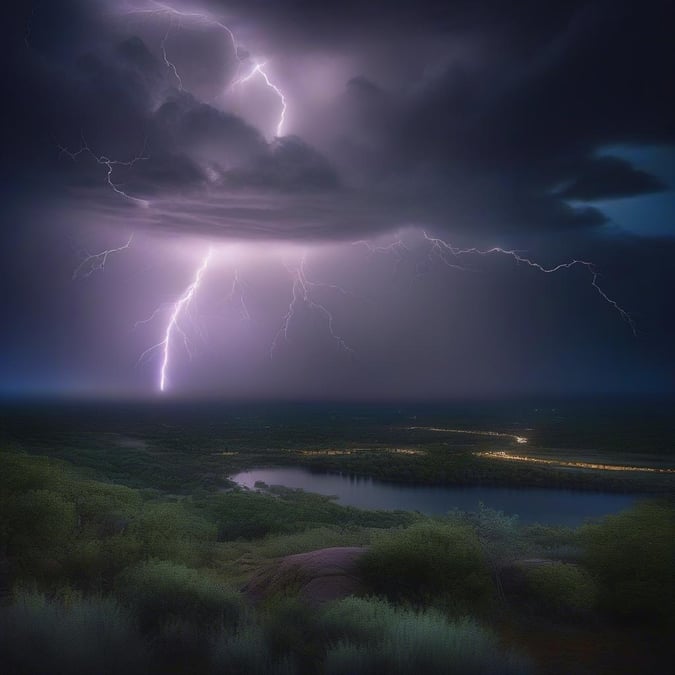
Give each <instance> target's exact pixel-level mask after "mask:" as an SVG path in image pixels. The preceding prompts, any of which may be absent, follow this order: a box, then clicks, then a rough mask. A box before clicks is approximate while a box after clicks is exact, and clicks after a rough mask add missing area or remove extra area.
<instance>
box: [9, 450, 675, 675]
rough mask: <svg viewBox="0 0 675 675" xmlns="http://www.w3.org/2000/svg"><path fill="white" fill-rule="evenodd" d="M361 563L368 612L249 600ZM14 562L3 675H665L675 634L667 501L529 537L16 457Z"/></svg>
mask: <svg viewBox="0 0 675 675" xmlns="http://www.w3.org/2000/svg"><path fill="white" fill-rule="evenodd" d="M354 545H358V546H364V547H367V550H366V552H365V554H364V555H363V557H362V558H361V560H360V574H361V575H362V577H363V580H364V585H365V591H364V597H361V598H354V597H352V598H347V599H345V600H342V601H339V602H335V603H330V604H328V605H324V606H322V607H311V606H307V605H305V604H302V603H301V602H299V600H298V599H297V598H296V597H293V595H289V594H288V593H287V592H285V589H283V588H279V589H278V592H277V593H276V594H274V593H272V594H271V595H270V596H269V597H267V598H266V599H265V601H264V602H262V603H261V604H259V605H258V606H255V607H254V606H252V605H251V603H250V602H249V600H248V599H247V597H246V596H245V594H243V593H242V592H241V590H240V589H241V588H242V586H243V584H244V583H245V581H246V580H247V579H248V578H249V577H250V576H251V574H252V573H254V572H255V571H257V570H260V569H261V568H264V567H265V566H266V565H268V564H269V563H270V561H271V560H273V559H274V558H276V557H278V556H282V555H288V554H291V553H298V552H302V551H309V550H314V549H318V548H322V547H327V546H354ZM0 547H1V548H0V551H1V552H2V567H1V568H0V590H2V588H1V587H3V586H4V587H5V588H4V591H5V599H6V603H5V606H4V607H2V608H0V663H2V664H3V672H8V673H17V674H20V673H26V674H27V673H31V674H39V673H50V674H51V673H64V674H65V673H92V672H97V673H111V674H113V673H134V672H138V673H167V672H168V673H202V672H203V673H303V674H304V673H310V674H311V673H345V672H349V673H381V672H388V671H390V672H392V673H411V672H419V671H423V672H426V673H454V672H457V673H496V674H499V673H528V672H551V673H553V672H561V673H562V672H574V670H575V668H576V665H574V664H575V663H576V662H577V661H580V663H581V666H580V667H581V668H582V669H585V672H607V668H608V667H609V668H610V670H611V672H615V673H622V672H624V673H628V672H634V671H635V669H636V668H637V667H638V666H639V668H640V671H641V672H645V673H647V672H662V671H660V670H659V668H662V667H663V665H664V664H665V663H667V661H666V660H665V659H666V656H667V654H668V652H667V645H666V642H667V636H668V635H669V634H670V633H669V631H672V629H673V627H675V597H674V595H673V593H674V583H673V579H674V578H675V508H674V507H673V504H672V503H669V502H667V501H665V500H662V501H652V502H645V503H642V504H639V505H638V506H637V507H635V508H634V509H632V510H631V511H628V512H625V513H621V514H617V515H615V516H610V517H608V518H606V519H604V520H603V521H602V522H599V523H595V524H589V525H586V526H584V527H582V528H579V529H577V530H570V529H566V528H552V527H546V526H530V527H523V526H520V525H519V524H518V521H517V518H511V517H505V516H504V515H503V514H500V513H497V512H494V511H490V510H489V509H482V510H480V511H479V512H477V513H461V512H455V513H450V514H448V515H447V516H446V517H443V518H427V517H423V516H420V515H419V514H410V513H403V512H393V513H392V512H370V511H360V510H357V509H351V508H344V507H340V506H338V505H336V504H335V503H333V502H332V501H331V500H330V499H327V498H324V497H319V496H316V495H311V494H307V493H304V492H300V491H293V490H283V489H279V490H274V491H271V492H268V493H266V494H258V493H248V492H246V491H242V490H230V491H228V492H220V491H216V490H207V489H195V490H193V491H192V493H191V494H182V495H176V494H172V493H170V492H166V491H162V490H159V489H156V488H148V487H141V488H139V487H130V486H127V485H123V484H120V483H114V482H108V481H106V480H103V478H102V476H101V473H100V472H99V474H98V476H97V478H94V477H93V475H92V474H91V473H90V472H86V471H85V472H83V471H82V470H81V469H78V468H76V467H74V466H73V465H71V464H69V463H67V462H64V461H62V460H55V459H53V458H48V457H41V456H34V455H28V454H24V453H21V452H17V451H9V450H5V451H3V452H0ZM561 635H562V636H564V639H565V641H566V642H565V645H564V648H561V647H560V642H559V641H560V639H561V638H560V636H561ZM637 639H639V641H640V642H639V644H640V649H639V650H638V652H639V653H638V654H637V656H635V655H633V656H631V653H629V652H628V651H626V649H627V648H626V645H628V644H629V643H631V642H632V643H635V641H636V640H637ZM556 649H557V650H558V651H557V652H556V651H555V650H556ZM552 650H553V651H552ZM552 655H553V656H555V658H553V657H552ZM636 658H637V659H638V661H639V663H638V662H636V660H635V659H636ZM608 659H609V661H608ZM631 659H632V660H631ZM608 663H609V666H608Z"/></svg>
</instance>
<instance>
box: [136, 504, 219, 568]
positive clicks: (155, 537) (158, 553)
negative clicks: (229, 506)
mask: <svg viewBox="0 0 675 675" xmlns="http://www.w3.org/2000/svg"><path fill="white" fill-rule="evenodd" d="M129 534H131V535H133V536H135V537H138V539H140V540H141V541H142V542H143V546H144V549H145V554H146V556H147V557H149V558H163V559H167V560H175V561H176V562H181V563H184V564H187V565H190V564H193V565H199V564H201V563H203V562H204V561H205V560H208V558H209V556H210V553H211V551H212V548H213V544H214V543H215V541H216V534H217V527H216V524H215V523H213V522H210V521H209V520H207V519H205V518H204V517H203V516H202V515H201V514H200V513H199V511H197V509H196V508H195V507H194V506H192V505H191V504H190V503H189V502H186V501H184V500H183V501H178V502H169V501H155V502H149V503H147V504H145V506H144V508H143V511H142V513H141V515H140V517H139V518H138V519H137V520H136V521H135V522H133V523H132V524H131V525H130V526H129Z"/></svg>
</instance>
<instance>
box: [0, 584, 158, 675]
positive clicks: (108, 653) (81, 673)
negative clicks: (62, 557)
mask: <svg viewBox="0 0 675 675" xmlns="http://www.w3.org/2000/svg"><path fill="white" fill-rule="evenodd" d="M0 663H2V664H3V667H4V669H5V670H4V672H8V673H15V674H17V675H19V674H25V675H92V673H97V674H100V675H113V674H117V673H120V674H123V675H132V674H134V673H146V672H147V653H146V648H145V645H144V643H143V642H142V640H141V639H140V638H139V636H138V634H137V632H136V629H135V626H134V624H133V622H132V621H131V620H130V618H129V617H128V616H127V615H126V613H125V612H124V611H123V610H122V609H121V608H120V607H119V606H118V605H117V604H115V603H114V602H113V601H111V600H106V599H101V598H90V599H87V600H82V599H74V600H72V601H71V602H70V603H69V604H68V605H65V606H64V605H60V604H56V603H50V602H48V601H47V600H46V599H45V597H44V596H42V595H35V594H24V595H22V596H21V597H20V598H19V599H18V601H17V603H16V604H14V605H12V606H10V607H5V608H2V609H1V610H0Z"/></svg>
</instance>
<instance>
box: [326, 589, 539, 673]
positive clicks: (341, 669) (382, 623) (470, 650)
mask: <svg viewBox="0 0 675 675" xmlns="http://www.w3.org/2000/svg"><path fill="white" fill-rule="evenodd" d="M323 625H324V628H325V629H326V630H327V631H328V632H329V633H333V635H334V636H335V635H338V636H339V635H340V633H342V636H341V637H339V639H338V640H337V641H335V642H334V643H333V645H332V646H331V647H330V648H329V649H328V651H327V654H326V660H325V671H324V672H325V673H326V674H327V675H331V674H335V675H338V674H340V675H342V674H343V673H349V674H350V675H361V674H363V675H365V674H373V675H375V674H379V673H391V674H392V675H396V674H398V673H400V674H402V675H403V674H406V675H409V674H411V673H425V675H427V674H428V675H435V674H436V673H439V674H440V673H443V674H444V675H452V674H453V673H457V674H458V675H478V674H480V673H485V675H506V674H514V675H515V674H516V673H520V674H522V673H526V672H528V671H529V668H528V665H527V663H526V662H525V661H524V660H523V659H522V658H520V657H518V656H517V655H515V654H513V653H511V652H506V651H504V650H502V649H501V648H500V646H499V642H498V640H497V638H496V637H495V636H494V635H493V634H492V633H491V632H490V631H488V630H486V629H484V628H482V627H481V626H479V625H478V624H476V623H475V622H474V621H471V620H469V619H462V620H459V621H457V622H453V623H450V622H448V620H447V619H446V618H445V617H444V616H442V615H441V614H440V613H438V612H435V611H433V610H429V611H426V612H420V613H416V612H413V611H411V610H405V609H400V608H395V607H392V606H391V605H389V604H388V603H386V602H383V601H377V600H375V601H373V600H362V599H357V598H348V599H346V600H343V601H341V602H339V603H337V604H336V605H334V606H333V607H331V608H329V609H328V610H327V611H326V613H325V615H324V618H323Z"/></svg>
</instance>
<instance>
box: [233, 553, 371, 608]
mask: <svg viewBox="0 0 675 675" xmlns="http://www.w3.org/2000/svg"><path fill="white" fill-rule="evenodd" d="M365 550H366V549H365V548H363V547H359V546H345V547H335V548H322V549H319V550H318V551H309V552H308V553H298V554H296V555H289V556H286V557H284V558H280V559H279V560H277V561H275V562H274V563H273V564H271V565H270V566H269V567H267V568H266V569H264V570H261V571H260V572H258V573H257V574H256V575H254V576H253V577H252V578H251V580H250V581H249V582H248V583H247V584H246V586H245V587H244V589H243V590H244V592H245V593H246V594H247V595H248V596H249V597H250V598H251V600H252V601H253V602H254V603H260V602H262V601H264V600H265V599H267V598H269V597H272V596H274V595H281V594H293V595H297V596H298V597H299V598H300V599H302V600H304V601H306V602H307V603H308V604H309V605H312V606H317V605H321V604H322V603H324V602H329V601H331V600H339V599H341V598H345V597H347V596H349V595H358V594H360V593H362V592H363V590H364V587H363V582H362V580H361V578H360V576H359V573H358V567H357V561H358V559H359V558H360V557H361V555H363V553H364V551H365Z"/></svg>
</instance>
